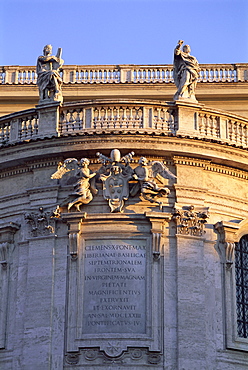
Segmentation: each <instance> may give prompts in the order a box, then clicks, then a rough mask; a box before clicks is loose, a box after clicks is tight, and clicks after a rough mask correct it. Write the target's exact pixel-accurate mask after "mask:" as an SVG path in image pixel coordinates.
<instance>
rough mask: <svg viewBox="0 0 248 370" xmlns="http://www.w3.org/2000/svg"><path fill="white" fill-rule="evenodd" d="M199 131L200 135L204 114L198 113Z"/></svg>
mask: <svg viewBox="0 0 248 370" xmlns="http://www.w3.org/2000/svg"><path fill="white" fill-rule="evenodd" d="M198 117H199V133H200V135H202V134H203V133H204V114H203V113H199V115H198Z"/></svg>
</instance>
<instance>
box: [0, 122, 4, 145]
mask: <svg viewBox="0 0 248 370" xmlns="http://www.w3.org/2000/svg"><path fill="white" fill-rule="evenodd" d="M0 142H1V144H2V143H3V142H4V125H2V127H1V132H0Z"/></svg>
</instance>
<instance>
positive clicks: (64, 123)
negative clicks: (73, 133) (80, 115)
mask: <svg viewBox="0 0 248 370" xmlns="http://www.w3.org/2000/svg"><path fill="white" fill-rule="evenodd" d="M66 126H67V120H66V112H65V111H63V112H62V113H61V116H60V131H61V133H62V134H63V133H64V132H65V131H66Z"/></svg>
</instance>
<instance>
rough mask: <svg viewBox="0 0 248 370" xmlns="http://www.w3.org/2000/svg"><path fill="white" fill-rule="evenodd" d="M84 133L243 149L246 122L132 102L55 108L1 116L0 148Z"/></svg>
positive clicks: (198, 109) (195, 109)
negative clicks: (183, 139)
mask: <svg viewBox="0 0 248 370" xmlns="http://www.w3.org/2000/svg"><path fill="white" fill-rule="evenodd" d="M47 109H49V112H50V113H51V112H52V111H53V110H54V114H50V115H49V116H48V115H47V113H46V112H47ZM47 117H50V118H49V119H48V118H47ZM83 134H90V135H94V134H96V135H97V134H103V135H104V134H141V135H142V134H143V135H146V134H147V135H164V136H187V137H191V138H197V139H203V140H210V141H215V142H219V143H225V144H228V145H233V146H237V147H240V148H245V149H247V148H248V119H247V118H244V117H240V116H237V115H235V114H230V113H225V112H223V111H219V110H215V109H214V110H213V109H211V108H206V107H204V106H201V105H198V106H197V105H192V106H191V105H190V104H187V103H183V102H182V103H181V102H168V103H166V102H156V101H144V100H142V101H137V100H135V101H134V100H131V99H129V100H123V101H122V100H115V101H114V100H95V101H83V102H77V103H64V104H63V105H61V106H60V105H59V104H55V103H53V104H50V105H48V106H43V105H40V106H37V107H36V108H34V109H29V110H26V111H22V112H17V113H13V114H10V115H7V116H2V117H0V145H2V146H5V145H8V144H15V143H19V142H23V141H28V140H31V139H38V138H44V137H52V136H68V135H83Z"/></svg>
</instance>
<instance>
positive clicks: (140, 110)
mask: <svg viewBox="0 0 248 370" xmlns="http://www.w3.org/2000/svg"><path fill="white" fill-rule="evenodd" d="M138 117H139V121H138V127H139V128H143V108H139V110H138Z"/></svg>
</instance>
